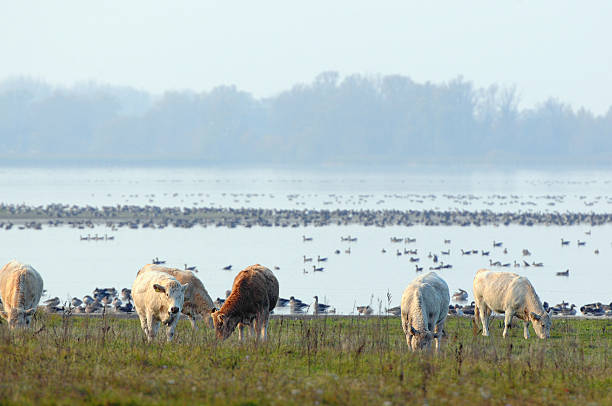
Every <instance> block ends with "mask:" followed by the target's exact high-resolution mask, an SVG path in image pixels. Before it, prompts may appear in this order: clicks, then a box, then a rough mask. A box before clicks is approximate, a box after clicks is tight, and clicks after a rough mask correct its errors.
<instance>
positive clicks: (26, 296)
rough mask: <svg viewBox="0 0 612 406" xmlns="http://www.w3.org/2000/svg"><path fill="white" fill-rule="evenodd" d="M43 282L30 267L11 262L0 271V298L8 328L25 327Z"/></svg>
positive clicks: (39, 295)
mask: <svg viewBox="0 0 612 406" xmlns="http://www.w3.org/2000/svg"><path fill="white" fill-rule="evenodd" d="M42 291H43V280H42V278H41V277H40V275H39V273H38V272H36V270H34V268H32V267H31V266H30V265H26V264H22V263H21V262H18V261H15V260H13V261H11V262H9V263H8V264H6V265H4V267H3V268H2V269H1V270H0V296H1V297H2V304H3V310H2V311H1V312H0V314H1V315H2V317H3V318H5V319H6V320H7V321H8V325H9V328H11V329H13V328H15V327H27V326H29V325H30V322H31V320H32V315H33V314H34V313H35V312H36V307H37V306H38V302H39V301H40V297H41V296H42Z"/></svg>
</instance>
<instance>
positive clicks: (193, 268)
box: [185, 264, 198, 272]
mask: <svg viewBox="0 0 612 406" xmlns="http://www.w3.org/2000/svg"><path fill="white" fill-rule="evenodd" d="M185 270H186V271H193V272H198V268H197V267H196V266H195V265H194V266H187V264H185Z"/></svg>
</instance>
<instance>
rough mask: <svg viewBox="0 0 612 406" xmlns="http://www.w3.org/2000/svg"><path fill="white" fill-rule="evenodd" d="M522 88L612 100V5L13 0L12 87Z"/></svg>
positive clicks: (596, 105) (539, 96) (5, 62)
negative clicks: (350, 79)
mask: <svg viewBox="0 0 612 406" xmlns="http://www.w3.org/2000/svg"><path fill="white" fill-rule="evenodd" d="M325 70H337V71H339V72H340V73H341V74H342V75H347V74H352V73H361V74H383V75H386V74H402V75H407V76H410V77H411V78H413V79H414V80H416V81H419V82H423V81H428V80H429V81H433V82H443V81H447V80H450V79H452V78H454V77H456V76H458V75H463V76H464V78H465V79H466V80H470V81H472V82H474V84H475V85H476V86H488V85H490V84H492V83H500V84H504V85H510V84H515V85H516V86H517V90H518V91H519V93H520V95H521V106H522V107H530V106H533V105H534V104H536V103H538V102H542V101H544V100H545V99H546V98H547V97H549V96H553V97H556V98H558V99H559V100H561V101H564V102H567V103H569V104H571V105H572V106H574V107H575V108H578V107H580V106H584V107H586V108H588V109H590V110H592V111H593V112H595V113H598V114H601V113H605V112H606V111H607V110H608V108H609V107H610V106H612V2H610V1H601V0H591V1H587V2H581V1H562V0H561V1H560V0H554V1H552V0H545V1H504V2H499V1H492V0H487V1H456V0H455V1H427V2H424V1H423V2H421V1H419V2H412V1H388V2H372V1H356V0H334V1H329V0H326V1H318V0H317V1H313V0H310V1H304V2H299V3H298V2H290V1H286V0H280V1H261V2H256V1H218V2H206V1H174V2H169V1H151V0H146V1H141V0H129V1H109V0H105V1H84V0H75V1H47V0H43V1H4V0H2V1H1V2H0V80H2V79H5V78H8V77H14V76H20V75H25V76H30V77H34V78H38V79H43V80H46V81H49V82H51V83H53V84H62V85H71V84H74V83H75V82H82V81H88V80H94V81H98V82H102V83H109V84H116V85H129V86H133V87H136V88H141V89H145V90H149V91H153V92H156V93H160V92H163V91H164V90H168V89H193V90H196V91H202V90H210V89H211V88H213V87H215V86H217V85H221V84H235V85H237V86H238V87H239V88H240V89H243V90H246V91H249V92H251V93H253V94H254V95H255V96H259V97H261V96H269V95H273V94H276V93H277V92H279V91H281V90H285V89H288V88H290V87H291V86H292V85H293V84H295V83H298V82H310V81H311V80H312V79H313V78H314V77H315V76H316V75H317V74H318V73H320V72H322V71H325Z"/></svg>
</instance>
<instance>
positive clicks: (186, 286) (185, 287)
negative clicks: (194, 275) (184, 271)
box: [181, 283, 189, 292]
mask: <svg viewBox="0 0 612 406" xmlns="http://www.w3.org/2000/svg"><path fill="white" fill-rule="evenodd" d="M188 287H189V283H186V284H184V285H181V288H183V292H184V291H186V290H187V288H188Z"/></svg>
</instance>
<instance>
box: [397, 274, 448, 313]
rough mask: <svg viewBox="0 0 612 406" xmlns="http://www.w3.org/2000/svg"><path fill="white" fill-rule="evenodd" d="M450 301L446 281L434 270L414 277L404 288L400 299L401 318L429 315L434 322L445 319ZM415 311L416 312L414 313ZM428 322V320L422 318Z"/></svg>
mask: <svg viewBox="0 0 612 406" xmlns="http://www.w3.org/2000/svg"><path fill="white" fill-rule="evenodd" d="M449 303H450V292H449V290H448V285H447V283H446V282H445V281H444V280H443V279H442V278H440V277H439V276H438V275H437V274H436V273H435V272H429V273H428V274H425V275H422V276H419V277H418V278H415V279H414V280H413V281H412V282H411V283H410V284H409V285H408V286H407V287H406V289H405V290H404V293H403V295H402V301H401V314H402V320H403V321H404V322H408V321H409V320H408V318H410V317H417V318H418V319H421V318H422V317H421V314H422V315H423V316H427V319H428V318H429V317H428V316H429V315H431V316H432V317H433V319H434V320H432V321H433V322H434V323H438V322H441V321H443V320H445V319H446V315H447V314H448V305H449ZM415 313H416V314H415ZM422 321H423V322H424V323H425V324H428V320H425V319H424V317H423V320H422Z"/></svg>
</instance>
